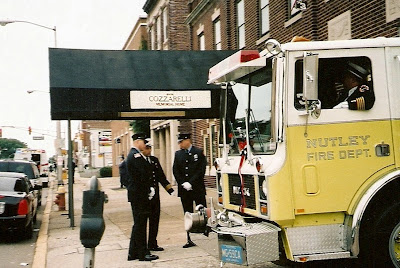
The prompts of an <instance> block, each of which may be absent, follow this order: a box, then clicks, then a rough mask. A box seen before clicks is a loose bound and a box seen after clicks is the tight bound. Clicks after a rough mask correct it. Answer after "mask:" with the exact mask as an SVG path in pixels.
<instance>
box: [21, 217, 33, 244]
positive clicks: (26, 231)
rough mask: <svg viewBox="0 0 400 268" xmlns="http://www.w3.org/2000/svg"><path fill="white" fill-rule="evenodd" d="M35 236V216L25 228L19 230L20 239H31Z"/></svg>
mask: <svg viewBox="0 0 400 268" xmlns="http://www.w3.org/2000/svg"><path fill="white" fill-rule="evenodd" d="M32 237H33V218H32V220H31V221H30V222H29V224H28V225H27V226H25V228H22V229H21V230H19V231H18V238H19V239H27V240H28V239H31V238H32Z"/></svg>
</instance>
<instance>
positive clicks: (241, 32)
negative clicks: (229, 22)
mask: <svg viewBox="0 0 400 268" xmlns="http://www.w3.org/2000/svg"><path fill="white" fill-rule="evenodd" d="M236 12H237V38H238V47H239V49H242V48H244V46H245V40H244V39H245V28H244V0H239V1H237V2H236Z"/></svg>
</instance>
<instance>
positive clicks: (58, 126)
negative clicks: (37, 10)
mask: <svg viewBox="0 0 400 268" xmlns="http://www.w3.org/2000/svg"><path fill="white" fill-rule="evenodd" d="M11 23H27V24H31V25H34V26H38V27H40V28H44V29H47V30H51V31H53V32H54V47H55V48H56V47H57V29H56V26H54V27H53V28H52V27H47V26H45V25H41V24H37V23H34V22H31V21H25V20H0V26H6V25H7V24H11ZM35 91H39V90H28V91H27V92H28V94H31V93H33V92H35ZM47 93H49V92H47ZM56 131H57V138H56V141H55V149H56V154H57V160H58V159H60V161H57V162H58V163H57V182H58V184H59V185H61V184H64V183H63V181H62V177H61V175H62V165H60V164H59V162H61V158H62V155H61V122H60V121H59V120H57V121H56Z"/></svg>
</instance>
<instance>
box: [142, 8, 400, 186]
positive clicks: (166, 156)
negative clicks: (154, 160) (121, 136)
mask: <svg viewBox="0 0 400 268" xmlns="http://www.w3.org/2000/svg"><path fill="white" fill-rule="evenodd" d="M303 4H306V6H304V5H303ZM143 10H144V11H145V12H146V13H147V14H148V16H147V20H146V24H147V25H146V31H147V35H148V37H147V38H148V40H149V44H148V49H151V50H238V49H258V50H259V51H261V50H263V49H264V48H265V41H266V40H268V39H270V38H273V39H276V40H278V41H279V42H281V43H285V42H290V40H291V39H292V38H293V37H294V36H304V37H306V38H308V39H310V40H312V41H317V40H342V39H356V38H375V37H382V36H383V37H395V36H399V18H400V2H399V1H393V0H372V1H370V0H360V1H342V0H318V1H317V0H308V1H301V0H300V1H296V0H148V1H146V3H145V4H144V6H143ZM186 130H191V132H192V133H193V134H194V135H193V142H194V144H195V145H196V146H198V147H201V148H203V149H204V151H205V153H206V154H207V157H208V163H209V168H208V174H209V175H213V167H212V163H213V160H214V158H215V157H217V156H218V149H217V148H218V133H219V121H218V119H207V120H191V121H188V120H180V121H178V120H156V121H152V122H151V135H152V137H153V139H154V143H155V146H154V149H155V150H154V153H155V155H156V156H158V157H159V158H160V161H161V163H162V165H163V166H164V167H166V168H165V169H166V173H167V176H168V177H169V178H171V177H172V176H171V175H172V174H171V169H170V167H171V166H172V161H173V153H174V151H175V150H176V149H177V148H178V146H177V144H176V135H177V134H178V133H179V132H180V131H186Z"/></svg>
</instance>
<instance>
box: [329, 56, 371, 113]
mask: <svg viewBox="0 0 400 268" xmlns="http://www.w3.org/2000/svg"><path fill="white" fill-rule="evenodd" d="M368 75H369V72H368V70H366V69H365V68H363V67H361V66H360V65H357V64H355V63H353V62H348V63H347V67H346V71H345V72H344V74H343V76H342V83H343V88H344V92H343V94H342V95H340V96H339V104H338V105H336V106H335V107H333V108H334V109H336V108H346V107H348V108H349V109H350V110H369V109H371V108H372V106H374V103H375V94H374V91H373V89H372V87H371V85H370V83H368V81H367V78H368Z"/></svg>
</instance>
